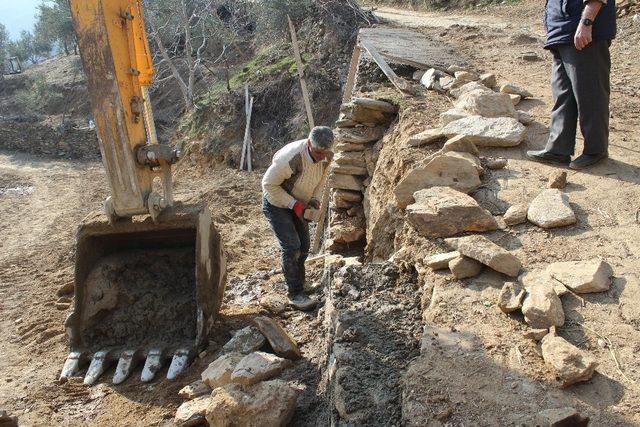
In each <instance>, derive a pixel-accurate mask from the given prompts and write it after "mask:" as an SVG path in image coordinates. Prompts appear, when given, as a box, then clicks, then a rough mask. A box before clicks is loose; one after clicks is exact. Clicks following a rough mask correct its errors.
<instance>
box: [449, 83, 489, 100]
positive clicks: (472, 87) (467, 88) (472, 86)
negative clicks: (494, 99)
mask: <svg viewBox="0 0 640 427" xmlns="http://www.w3.org/2000/svg"><path fill="white" fill-rule="evenodd" d="M474 91H480V92H484V93H495V92H494V91H492V90H491V89H489V88H488V87H486V86H485V85H483V84H482V83H480V82H470V83H467V84H465V85H462V86H460V87H459V88H457V89H453V90H452V91H451V92H449V95H451V96H452V97H453V98H460V97H461V96H462V95H464V94H467V93H469V92H474Z"/></svg>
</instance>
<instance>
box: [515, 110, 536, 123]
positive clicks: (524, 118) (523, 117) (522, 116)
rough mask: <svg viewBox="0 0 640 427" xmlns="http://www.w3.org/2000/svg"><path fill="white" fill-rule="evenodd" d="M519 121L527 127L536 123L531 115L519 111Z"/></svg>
mask: <svg viewBox="0 0 640 427" xmlns="http://www.w3.org/2000/svg"><path fill="white" fill-rule="evenodd" d="M518 121H519V122H520V123H522V124H523V125H525V126H529V125H530V124H532V123H533V122H534V121H535V119H534V118H533V116H532V115H531V114H529V113H527V112H526V111H520V110H518Z"/></svg>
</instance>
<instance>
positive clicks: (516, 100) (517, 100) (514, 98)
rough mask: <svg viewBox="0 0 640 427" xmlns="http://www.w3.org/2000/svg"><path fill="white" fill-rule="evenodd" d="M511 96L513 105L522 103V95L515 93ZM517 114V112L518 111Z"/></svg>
mask: <svg viewBox="0 0 640 427" xmlns="http://www.w3.org/2000/svg"><path fill="white" fill-rule="evenodd" d="M509 98H510V99H511V103H512V104H513V106H514V107H515V106H516V105H518V104H520V101H522V97H521V96H520V95H513V94H510V95H509ZM516 114H517V113H516Z"/></svg>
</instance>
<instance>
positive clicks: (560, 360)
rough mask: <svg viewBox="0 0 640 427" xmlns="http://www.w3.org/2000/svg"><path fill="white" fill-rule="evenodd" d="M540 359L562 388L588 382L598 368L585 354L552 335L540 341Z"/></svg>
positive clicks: (596, 363)
mask: <svg viewBox="0 0 640 427" xmlns="http://www.w3.org/2000/svg"><path fill="white" fill-rule="evenodd" d="M542 357H543V359H544V361H545V362H546V363H547V364H548V365H550V366H551V367H552V368H553V369H554V370H555V373H556V376H557V377H558V378H559V379H560V380H561V381H562V385H563V386H564V387H568V386H570V385H572V384H576V383H579V382H582V381H587V380H589V379H590V378H591V377H592V376H593V373H594V372H595V370H596V368H597V366H598V362H596V361H595V360H594V359H593V358H592V357H591V356H590V355H588V354H587V353H586V352H584V351H582V350H580V349H579V348H578V347H576V346H574V345H573V344H571V343H570V342H568V341H567V340H565V339H564V338H562V337H559V336H557V335H555V334H553V333H551V334H548V335H547V336H546V337H544V338H543V339H542Z"/></svg>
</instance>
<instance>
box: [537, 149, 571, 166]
mask: <svg viewBox="0 0 640 427" xmlns="http://www.w3.org/2000/svg"><path fill="white" fill-rule="evenodd" d="M527 158H529V159H531V160H534V161H536V162H541V163H552V164H556V165H563V166H566V165H568V164H569V162H570V161H571V156H563V155H562V154H553V153H549V152H548V151H546V150H539V151H527Z"/></svg>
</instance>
